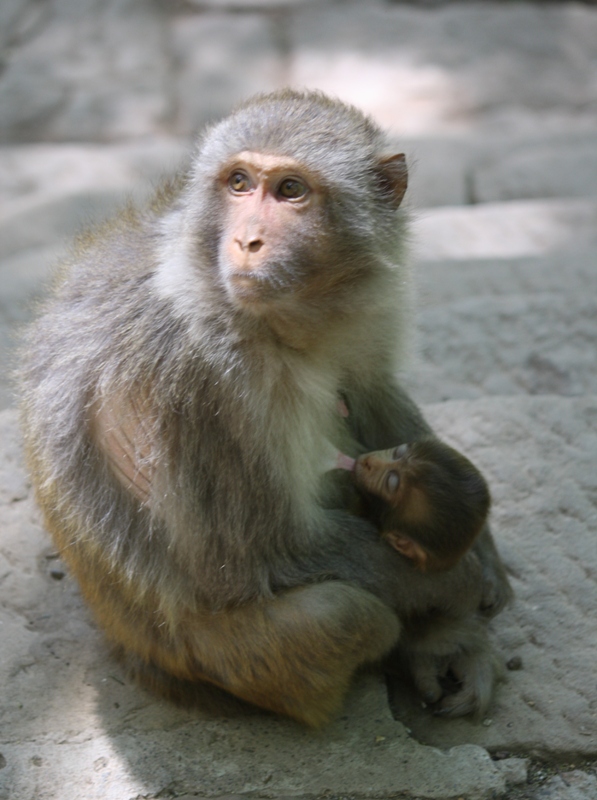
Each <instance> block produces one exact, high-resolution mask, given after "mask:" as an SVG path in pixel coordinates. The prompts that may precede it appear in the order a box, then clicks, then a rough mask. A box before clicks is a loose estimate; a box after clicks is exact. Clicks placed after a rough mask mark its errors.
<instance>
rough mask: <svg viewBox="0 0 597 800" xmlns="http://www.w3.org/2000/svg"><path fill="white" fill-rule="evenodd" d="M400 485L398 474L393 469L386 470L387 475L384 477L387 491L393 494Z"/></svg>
mask: <svg viewBox="0 0 597 800" xmlns="http://www.w3.org/2000/svg"><path fill="white" fill-rule="evenodd" d="M399 486H400V475H399V474H398V473H397V472H394V470H391V471H390V472H388V477H387V478H386V487H387V489H388V492H391V494H394V492H396V491H397V489H398V487H399Z"/></svg>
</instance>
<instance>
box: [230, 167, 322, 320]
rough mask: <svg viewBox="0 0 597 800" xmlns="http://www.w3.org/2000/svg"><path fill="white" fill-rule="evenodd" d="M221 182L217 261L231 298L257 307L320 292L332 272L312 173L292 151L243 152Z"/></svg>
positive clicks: (319, 193) (241, 304)
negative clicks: (328, 267)
mask: <svg viewBox="0 0 597 800" xmlns="http://www.w3.org/2000/svg"><path fill="white" fill-rule="evenodd" d="M219 183H220V192H221V194H222V204H223V207H224V223H223V226H222V229H221V232H220V240H219V247H218V268H219V274H220V278H221V280H222V282H223V285H224V287H225V289H226V292H227V294H228V296H229V298H230V299H231V301H232V302H233V303H234V304H235V305H236V306H238V307H242V308H246V309H248V310H249V311H252V312H254V313H260V312H261V311H263V310H264V309H266V308H267V307H269V306H271V305H272V304H275V303H278V302H283V301H284V300H285V299H288V298H289V297H290V298H295V299H296V297H297V295H299V296H301V295H303V296H304V295H306V294H308V293H309V292H313V293H314V294H317V295H321V293H322V290H325V287H323V286H322V285H321V284H322V283H323V282H324V281H330V280H331V279H332V277H333V276H332V275H330V273H329V271H327V270H324V269H322V265H323V263H324V262H325V261H326V258H325V256H326V252H327V251H328V249H329V237H328V236H327V234H326V231H325V228H324V226H323V225H322V205H323V192H322V189H321V187H320V185H319V182H318V179H317V176H316V175H314V174H312V173H310V172H309V171H308V170H307V169H306V168H305V167H304V166H303V165H301V164H299V163H298V162H297V161H296V160H294V159H292V158H287V157H282V156H272V155H264V154H260V153H253V152H244V153H239V154H238V155H237V156H235V157H233V158H232V159H231V160H230V161H229V162H228V163H226V164H225V165H224V168H223V169H222V170H221V172H220V175H219ZM332 272H333V270H332ZM324 276H325V278H324Z"/></svg>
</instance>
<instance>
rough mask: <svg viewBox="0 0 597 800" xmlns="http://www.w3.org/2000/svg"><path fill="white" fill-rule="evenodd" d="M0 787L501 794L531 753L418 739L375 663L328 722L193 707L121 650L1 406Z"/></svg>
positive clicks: (57, 799)
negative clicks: (74, 570) (163, 689)
mask: <svg viewBox="0 0 597 800" xmlns="http://www.w3.org/2000/svg"><path fill="white" fill-rule="evenodd" d="M0 530H1V531H2V536H1V539H0V599H1V601H2V603H1V605H0V623H1V630H2V649H1V650H0V683H1V685H2V686H4V687H9V689H10V690H9V691H5V692H3V693H2V694H1V695H0V713H1V716H2V724H1V726H0V753H1V758H0V764H2V765H3V768H0V798H2V800H7V799H8V798H10V800H30V798H33V797H35V799H36V800H80V798H83V797H84V798H85V800H95V798H97V800H100V798H101V800H112V799H113V800H122V798H127V797H137V796H147V795H150V794H151V795H152V796H159V795H160V793H161V796H166V795H167V794H168V793H170V792H173V793H175V794H176V796H179V795H181V794H184V793H189V794H193V795H195V794H199V795H201V796H216V797H217V796H222V795H226V794H232V793H236V794H238V793H241V792H243V793H244V792H256V793H262V794H266V795H267V796H280V795H301V796H303V795H308V796H310V795H321V794H326V793H334V794H337V793H340V794H348V793H350V794H351V795H353V794H356V795H360V796H365V797H366V796H369V795H371V796H374V797H378V796H379V795H380V794H386V795H395V794H397V793H400V792H407V793H409V794H412V795H416V796H417V797H421V798H430V799H431V798H437V799H438V800H439V799H440V798H441V799H443V798H452V797H455V796H458V795H466V796H467V797H470V798H479V799H480V798H489V797H496V796H497V797H499V796H502V795H503V793H504V791H505V790H506V787H507V785H508V783H512V782H514V783H516V782H521V781H524V779H525V776H526V770H525V765H524V762H521V761H519V760H517V759H508V760H506V761H498V762H493V761H492V760H491V759H490V757H489V755H488V754H487V752H486V751H485V750H484V749H483V748H481V747H479V746H476V745H472V746H471V745H467V744H464V745H461V746H458V747H455V748H453V747H450V748H449V749H447V750H446V751H440V750H438V749H436V748H433V747H427V746H424V745H421V744H419V743H418V742H417V741H416V740H414V739H413V738H412V737H410V736H409V734H408V732H407V730H406V729H405V728H404V726H403V725H401V724H400V723H397V722H396V721H395V720H394V719H393V718H392V716H391V714H390V711H389V708H388V703H387V696H386V692H385V687H384V686H383V684H382V681H381V678H377V677H375V676H369V677H363V678H362V679H361V680H360V681H359V682H358V683H357V686H356V687H355V689H354V691H353V692H352V694H351V696H350V698H349V701H348V703H347V706H346V708H345V710H344V712H343V714H342V715H341V716H340V718H339V719H338V720H337V721H336V722H334V723H333V724H332V725H330V726H329V727H328V728H326V729H324V730H323V731H320V732H312V731H308V730H305V729H304V728H301V727H299V726H298V725H296V724H295V723H293V722H290V721H288V720H283V719H280V718H276V717H273V716H269V715H266V714H261V713H259V712H257V711H250V710H248V709H246V708H240V707H239V706H238V705H232V704H230V703H229V704H226V703H223V704H219V705H213V707H212V708H211V710H203V711H185V710H182V709H178V708H175V707H174V706H172V705H170V704H168V703H165V702H161V701H158V700H155V699H153V698H152V697H150V696H149V695H148V694H146V693H145V692H143V691H141V690H140V689H138V688H136V687H135V686H133V685H131V684H130V682H129V680H128V679H127V678H126V677H125V676H124V675H123V673H122V671H121V670H120V668H119V667H118V666H117V665H116V664H115V663H114V662H113V661H112V660H111V659H110V657H109V655H108V650H107V647H106V646H105V644H104V642H103V640H102V637H101V635H100V634H99V632H98V631H97V630H95V628H94V626H93V624H92V622H91V621H90V619H89V615H88V613H87V611H86V610H85V609H84V608H83V606H82V602H81V600H80V598H79V595H78V592H77V589H76V586H75V585H74V582H73V581H72V580H71V579H70V577H69V576H68V575H65V571H64V568H63V567H62V565H61V563H60V561H59V559H57V558H56V557H55V553H54V552H53V548H52V546H51V544H50V543H49V542H48V540H47V538H46V536H45V535H44V534H43V532H42V530H41V528H40V527H39V525H38V524H37V512H36V510H35V508H34V506H33V503H32V500H31V497H30V487H29V485H28V482H27V480H26V478H25V476H24V474H23V470H22V467H21V456H20V444H19V437H18V434H17V430H16V414H15V413H14V412H11V411H9V412H2V413H0Z"/></svg>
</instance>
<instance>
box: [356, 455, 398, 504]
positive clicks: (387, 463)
mask: <svg viewBox="0 0 597 800" xmlns="http://www.w3.org/2000/svg"><path fill="white" fill-rule="evenodd" d="M408 449H409V446H408V445H406V444H401V445H400V446H399V447H395V448H392V449H390V450H376V451H375V452H372V453H365V454H364V455H362V456H359V457H358V458H357V460H356V464H355V467H354V477H355V481H356V483H357V486H358V487H359V488H361V489H364V490H365V491H367V492H370V493H371V494H374V495H375V496H376V497H379V498H380V499H381V500H385V501H386V502H387V503H389V504H390V505H391V506H392V507H393V508H397V507H398V506H399V505H400V503H401V502H402V500H403V498H404V494H405V492H406V488H407V487H406V484H407V482H408V475H407V469H408V465H407V456H408Z"/></svg>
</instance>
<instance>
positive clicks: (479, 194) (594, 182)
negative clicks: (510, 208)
mask: <svg viewBox="0 0 597 800" xmlns="http://www.w3.org/2000/svg"><path fill="white" fill-rule="evenodd" d="M496 150H497V152H496V153H495V154H494V155H493V156H492V157H489V158H487V159H486V160H485V161H484V163H481V164H479V165H478V166H476V167H475V168H474V169H473V170H472V174H471V177H470V191H471V194H472V196H473V198H474V200H475V202H477V203H484V202H495V201H504V200H520V199H525V198H532V197H543V198H547V197H589V196H595V195H597V135H595V134H593V135H586V136H583V137H580V136H568V137H560V139H548V141H541V140H537V139H535V140H534V141H530V142H524V143H522V144H518V145H516V144H513V145H510V146H508V147H507V146H505V145H502V146H501V147H500V148H496Z"/></svg>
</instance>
